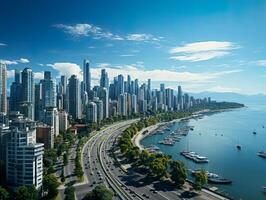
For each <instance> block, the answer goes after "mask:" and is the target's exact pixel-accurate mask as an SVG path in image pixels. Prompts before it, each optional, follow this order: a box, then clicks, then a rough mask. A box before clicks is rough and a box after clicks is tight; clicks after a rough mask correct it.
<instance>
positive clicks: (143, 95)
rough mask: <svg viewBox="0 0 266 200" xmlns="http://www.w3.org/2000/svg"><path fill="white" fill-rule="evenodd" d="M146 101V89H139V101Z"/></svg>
mask: <svg viewBox="0 0 266 200" xmlns="http://www.w3.org/2000/svg"><path fill="white" fill-rule="evenodd" d="M144 99H145V91H144V88H140V89H139V92H138V100H139V101H141V100H144Z"/></svg>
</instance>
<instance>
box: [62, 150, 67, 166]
mask: <svg viewBox="0 0 266 200" xmlns="http://www.w3.org/2000/svg"><path fill="white" fill-rule="evenodd" d="M63 162H64V166H66V165H67V164H68V155H67V153H64V156H63Z"/></svg>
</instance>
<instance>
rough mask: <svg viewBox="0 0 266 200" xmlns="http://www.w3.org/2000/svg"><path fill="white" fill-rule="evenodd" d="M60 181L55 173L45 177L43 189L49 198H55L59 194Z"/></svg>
mask: <svg viewBox="0 0 266 200" xmlns="http://www.w3.org/2000/svg"><path fill="white" fill-rule="evenodd" d="M59 185H60V183H59V182H58V181H57V178H56V177H55V176H54V175H53V174H47V175H45V176H44V177H43V189H44V191H46V192H47V193H48V194H47V197H48V198H53V197H55V196H56V195H57V194H58V187H59Z"/></svg>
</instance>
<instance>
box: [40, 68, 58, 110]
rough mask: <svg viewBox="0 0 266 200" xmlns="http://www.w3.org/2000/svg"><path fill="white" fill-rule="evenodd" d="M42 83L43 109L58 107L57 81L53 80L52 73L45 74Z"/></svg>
mask: <svg viewBox="0 0 266 200" xmlns="http://www.w3.org/2000/svg"><path fill="white" fill-rule="evenodd" d="M40 83H41V87H42V90H41V96H42V105H43V106H42V108H43V109H45V108H47V107H56V90H55V89H56V87H55V81H54V80H53V79H52V76H51V72H49V71H45V72H44V79H43V80H41V81H40Z"/></svg>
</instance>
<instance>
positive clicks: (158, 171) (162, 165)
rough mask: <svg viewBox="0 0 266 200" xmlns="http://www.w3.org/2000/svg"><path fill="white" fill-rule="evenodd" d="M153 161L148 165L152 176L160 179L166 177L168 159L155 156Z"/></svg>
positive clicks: (162, 156) (163, 156) (164, 156)
mask: <svg viewBox="0 0 266 200" xmlns="http://www.w3.org/2000/svg"><path fill="white" fill-rule="evenodd" d="M156 156H158V157H156V158H155V159H154V160H152V161H151V163H150V170H151V173H152V175H154V176H156V177H158V178H160V177H163V176H165V175H166V173H167V168H168V164H169V161H170V158H169V157H168V156H166V155H159V154H158V155H156Z"/></svg>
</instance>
